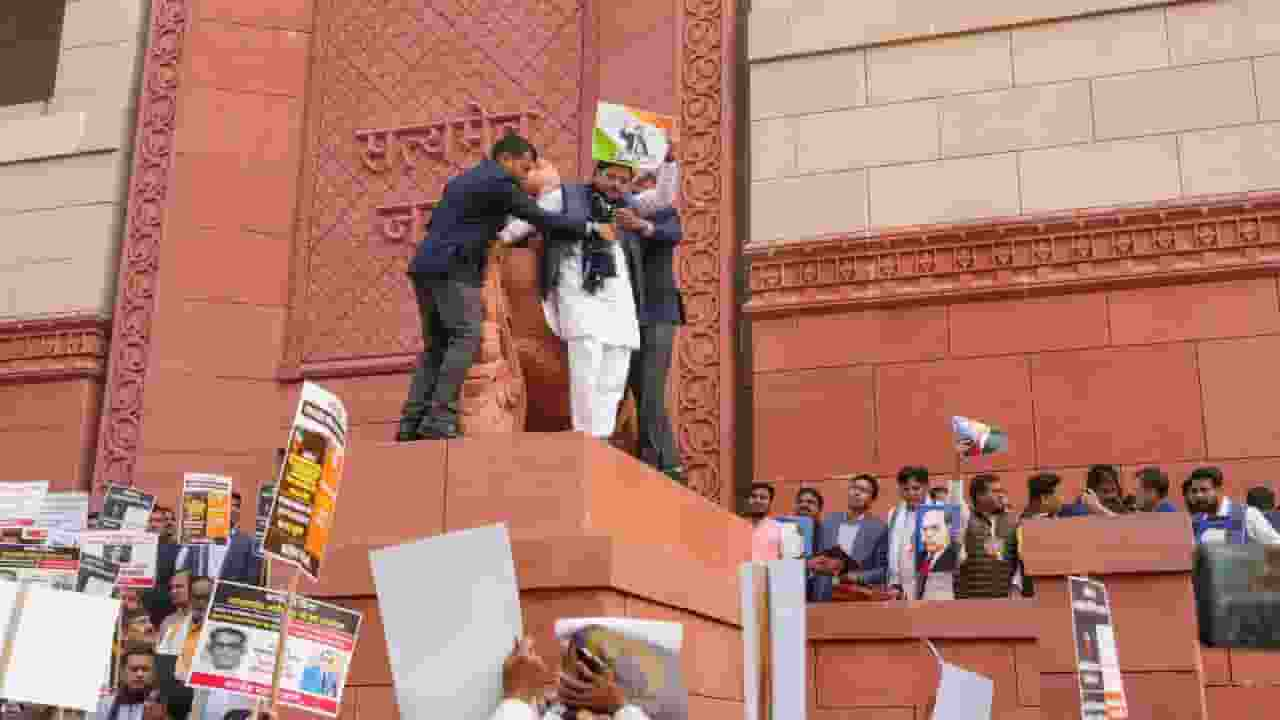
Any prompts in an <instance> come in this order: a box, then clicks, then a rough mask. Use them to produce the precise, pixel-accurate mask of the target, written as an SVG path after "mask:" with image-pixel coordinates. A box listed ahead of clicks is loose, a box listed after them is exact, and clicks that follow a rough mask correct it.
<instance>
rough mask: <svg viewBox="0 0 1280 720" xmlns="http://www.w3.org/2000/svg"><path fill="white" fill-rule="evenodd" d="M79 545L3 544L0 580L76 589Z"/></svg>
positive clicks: (1, 548)
mask: <svg viewBox="0 0 1280 720" xmlns="http://www.w3.org/2000/svg"><path fill="white" fill-rule="evenodd" d="M79 573H80V550H79V548H53V547H48V546H45V545H40V546H36V547H27V546H22V545H0V580H8V581H9V582H16V583H30V584H33V585H47V586H49V587H52V588H57V589H59V590H75V589H76V578H77V577H78V575H79Z"/></svg>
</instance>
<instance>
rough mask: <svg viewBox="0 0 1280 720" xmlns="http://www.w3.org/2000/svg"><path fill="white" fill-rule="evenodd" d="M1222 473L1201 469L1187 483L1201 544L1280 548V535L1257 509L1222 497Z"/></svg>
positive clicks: (1185, 490) (1186, 494)
mask: <svg viewBox="0 0 1280 720" xmlns="http://www.w3.org/2000/svg"><path fill="white" fill-rule="evenodd" d="M1222 482H1223V478H1222V470H1220V469H1218V468H1216V467H1212V466H1209V467H1199V468H1196V469H1195V470H1193V471H1192V472H1191V475H1190V476H1189V477H1188V478H1187V481H1186V482H1185V483H1183V486H1182V494H1183V496H1184V497H1185V498H1186V501H1187V510H1188V511H1189V512H1190V513H1191V524H1192V528H1193V531H1194V532H1195V539H1196V542H1197V543H1227V544H1229V545H1245V544H1248V543H1259V544H1262V545H1280V533H1278V532H1276V529H1275V528H1273V527H1271V523H1270V522H1269V521H1268V520H1267V518H1266V516H1264V515H1263V514H1262V513H1261V512H1259V511H1258V509H1257V508H1254V507H1249V506H1248V505H1245V504H1242V503H1237V502H1235V501H1233V500H1232V499H1231V498H1229V497H1225V496H1223V495H1222Z"/></svg>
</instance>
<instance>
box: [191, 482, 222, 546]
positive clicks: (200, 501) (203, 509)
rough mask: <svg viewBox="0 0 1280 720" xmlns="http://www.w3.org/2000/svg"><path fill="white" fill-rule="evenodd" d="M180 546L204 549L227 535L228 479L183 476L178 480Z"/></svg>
mask: <svg viewBox="0 0 1280 720" xmlns="http://www.w3.org/2000/svg"><path fill="white" fill-rule="evenodd" d="M179 508H180V511H181V513H182V520H181V521H180V522H179V524H178V529H179V533H180V537H181V541H180V542H181V544H183V545H208V544H210V543H214V542H217V541H219V540H226V539H227V537H229V536H230V535H231V478H229V477H226V476H224V475H205V474H203V473H187V474H186V475H184V476H183V479H182V502H181V504H180V505H179Z"/></svg>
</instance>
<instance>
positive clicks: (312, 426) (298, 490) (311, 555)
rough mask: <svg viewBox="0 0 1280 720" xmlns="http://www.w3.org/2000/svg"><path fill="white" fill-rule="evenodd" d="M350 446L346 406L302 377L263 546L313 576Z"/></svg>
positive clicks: (326, 539) (326, 538) (317, 573)
mask: <svg viewBox="0 0 1280 720" xmlns="http://www.w3.org/2000/svg"><path fill="white" fill-rule="evenodd" d="M346 452H347V409H346V407H345V406H344V405H343V404H342V401H341V400H339V399H338V397H337V396H336V395H334V394H333V393H330V392H329V391H328V390H325V389H324V388H322V387H320V386H319V385H315V384H313V383H304V384H303V386H302V397H301V398H299V399H298V410H297V412H296V413H294V417H293V428H292V430H291V431H290V433H289V445H288V448H287V450H286V455H285V461H284V464H283V465H282V466H281V469H280V478H279V480H278V481H277V482H276V487H277V488H278V490H277V492H276V498H275V502H274V503H273V504H272V506H271V515H270V517H269V518H268V519H267V537H266V539H265V540H264V541H263V550H264V552H265V554H266V555H269V556H271V557H274V558H278V559H280V560H281V561H283V562H286V563H289V564H290V565H294V566H296V567H297V568H298V569H300V570H302V572H304V573H306V574H307V575H308V576H310V577H311V578H312V579H313V580H319V579H320V567H321V566H322V565H323V564H324V556H325V553H326V552H327V551H328V548H329V533H330V532H331V531H332V529H333V520H334V513H335V512H336V509H337V502H338V488H339V486H340V485H341V484H342V473H343V470H344V469H345V468H346Z"/></svg>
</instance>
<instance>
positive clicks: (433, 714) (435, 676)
mask: <svg viewBox="0 0 1280 720" xmlns="http://www.w3.org/2000/svg"><path fill="white" fill-rule="evenodd" d="M369 559H370V562H371V563H372V565H373V581H374V586H375V588H376V590H377V593H378V609H379V611H380V612H381V614H382V624H383V628H384V630H385V631H386V638H387V653H388V655H389V656H390V659H391V675H392V678H393V680H394V682H395V689H396V701H397V702H398V703H399V705H400V717H401V718H402V720H442V718H449V719H450V720H488V718H489V716H490V715H492V714H493V711H494V710H495V709H496V708H497V707H498V703H499V702H501V700H502V663H503V661H504V660H506V658H507V656H508V655H510V654H511V649H512V647H513V646H514V645H515V640H516V638H517V637H520V636H521V635H522V634H523V632H524V630H523V623H522V621H521V617H520V594H519V590H518V588H517V587H516V570H515V562H514V561H513V560H512V558H511V540H510V538H509V536H508V534H507V528H506V526H505V525H493V526H490V527H483V528H476V529H474V530H463V531H460V532H454V533H449V534H448V535H441V536H438V537H433V538H427V539H425V540H419V541H417V542H413V543H409V544H406V545H399V546H396V547H389V548H384V549H382V550H375V551H373V552H371V553H369ZM538 650H539V652H540V653H541V654H542V655H543V656H544V657H550V658H554V657H555V649H554V648H538Z"/></svg>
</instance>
